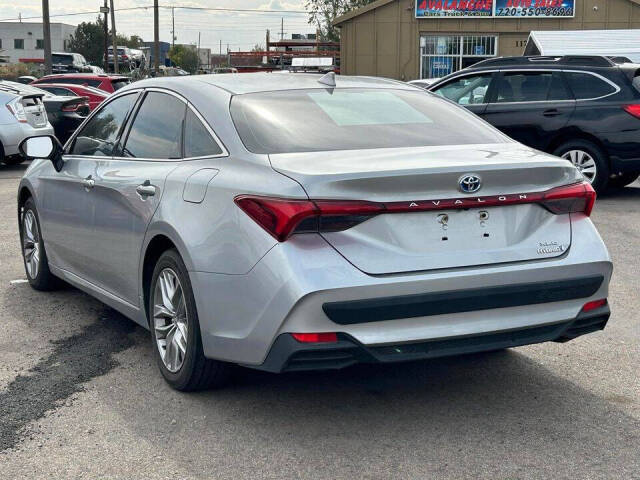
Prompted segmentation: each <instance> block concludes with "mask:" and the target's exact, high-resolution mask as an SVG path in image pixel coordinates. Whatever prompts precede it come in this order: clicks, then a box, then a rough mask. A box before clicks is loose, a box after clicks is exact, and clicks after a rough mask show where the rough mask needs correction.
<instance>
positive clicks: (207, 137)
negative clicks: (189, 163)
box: [184, 108, 222, 158]
mask: <svg viewBox="0 0 640 480" xmlns="http://www.w3.org/2000/svg"><path fill="white" fill-rule="evenodd" d="M221 153H222V149H221V148H220V146H219V145H218V143H217V142H216V141H215V140H214V139H213V138H212V137H211V134H210V133H209V131H208V130H207V128H206V127H205V126H204V125H203V124H202V122H201V121H200V120H199V119H198V117H197V116H196V114H195V113H193V111H192V110H191V109H190V108H188V109H187V117H186V119H185V123H184V156H185V157H186V158H191V157H207V156H213V155H220V154H221Z"/></svg>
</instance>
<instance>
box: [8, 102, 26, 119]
mask: <svg viewBox="0 0 640 480" xmlns="http://www.w3.org/2000/svg"><path fill="white" fill-rule="evenodd" d="M7 109H8V110H9V112H11V115H13V116H14V117H15V118H16V120H18V121H19V122H20V123H28V122H27V113H26V111H25V109H24V105H23V104H22V98H21V97H17V98H14V99H13V100H11V101H10V102H8V103H7Z"/></svg>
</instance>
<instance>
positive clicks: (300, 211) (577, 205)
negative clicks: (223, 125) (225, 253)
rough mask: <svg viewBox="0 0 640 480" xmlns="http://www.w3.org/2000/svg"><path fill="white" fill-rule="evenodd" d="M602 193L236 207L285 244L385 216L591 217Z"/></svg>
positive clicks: (563, 190) (568, 190) (570, 188)
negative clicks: (502, 210)
mask: <svg viewBox="0 0 640 480" xmlns="http://www.w3.org/2000/svg"><path fill="white" fill-rule="evenodd" d="M595 201H596V192H595V191H594V190H593V188H592V187H591V185H590V184H589V183H588V182H581V183H574V184H572V185H565V186H562V187H557V188H552V189H551V190H547V191H546V192H536V193H518V194H509V195H499V196H487V197H462V198H451V199H445V200H423V201H413V202H391V203H378V202H368V201H359V200H290V199H286V198H272V197H260V196H252V195H239V196H237V197H236V198H235V202H236V204H237V205H238V206H239V207H240V208H241V209H242V210H243V211H244V212H245V213H246V214H247V215H249V217H251V218H252V219H253V220H254V221H255V222H256V223H257V224H258V225H260V226H261V227H262V228H264V229H265V230H266V231H267V232H269V233H270V234H271V235H272V236H273V237H274V238H276V240H278V241H279V242H284V241H285V240H286V239H287V238H289V237H290V236H291V235H292V234H293V233H311V232H316V233H317V232H339V231H343V230H347V229H349V228H351V227H353V226H355V225H358V224H359V223H362V222H364V221H366V220H368V219H370V218H371V217H374V216H376V215H380V214H383V213H385V214H391V213H413V212H426V211H435V210H462V209H469V208H486V207H497V206H507V205H520V204H530V203H537V204H539V205H541V206H542V207H544V208H546V209H547V210H548V211H550V212H551V213H554V214H556V215H562V214H567V213H584V214H585V215H587V216H589V215H591V210H593V205H594V203H595Z"/></svg>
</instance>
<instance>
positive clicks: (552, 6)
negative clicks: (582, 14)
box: [495, 0, 576, 18]
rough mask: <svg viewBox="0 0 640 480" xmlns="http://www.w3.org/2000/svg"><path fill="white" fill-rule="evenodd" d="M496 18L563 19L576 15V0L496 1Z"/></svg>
mask: <svg viewBox="0 0 640 480" xmlns="http://www.w3.org/2000/svg"><path fill="white" fill-rule="evenodd" d="M495 3H496V4H495V8H496V11H495V16H496V17H500V18H504V17H517V18H525V17H533V18H540V17H543V18H544V17H550V18H563V17H573V16H574V15H575V10H576V9H575V0H496V2H495Z"/></svg>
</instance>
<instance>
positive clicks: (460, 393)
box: [0, 165, 640, 479]
mask: <svg viewBox="0 0 640 480" xmlns="http://www.w3.org/2000/svg"><path fill="white" fill-rule="evenodd" d="M25 168H26V167H25V166H24V165H21V166H17V167H4V166H2V167H0V265H1V267H2V268H1V271H0V324H1V325H2V328H0V478H5V479H10V478H22V477H29V478H47V479H49V478H82V477H83V476H87V477H89V476H91V477H100V478H110V479H114V478H128V479H131V478H145V479H152V478H216V479H223V478H300V477H305V478H351V479H353V478H358V479H359V478H416V479H417V478H455V479H461V478H492V479H524V478H569V477H571V478H581V479H587V478H640V455H639V452H640V375H639V374H638V371H639V365H640V326H639V325H640V315H639V314H638V312H639V311H640V295H639V294H638V291H639V289H640V276H639V275H638V272H639V271H640V259H639V256H638V250H639V247H640V184H639V183H638V182H636V183H635V184H633V185H632V186H630V187H628V188H625V189H624V190H620V191H617V192H615V193H612V194H609V195H607V196H605V197H603V198H601V199H599V201H598V203H597V204H596V209H595V211H594V214H593V216H592V218H593V221H594V222H595V223H596V225H597V226H598V228H599V230H600V233H601V234H602V236H603V237H604V240H605V242H606V243H607V245H608V247H609V250H610V253H611V256H612V257H613V260H614V265H615V267H614V268H615V270H614V277H613V280H612V283H611V287H610V291H611V294H610V297H609V301H610V303H611V308H612V311H613V314H612V317H611V320H610V321H609V325H608V327H607V329H606V330H605V331H604V332H599V333H595V334H591V335H587V336H585V337H581V338H579V339H577V340H575V341H573V342H570V343H566V344H555V343H553V344H542V345H535V346H530V347H523V348H518V349H513V350H507V351H500V352H494V353H487V354H481V355H469V356H464V357H456V358H448V359H441V360H433V361H427V362H419V363H412V364H400V365H391V366H361V367H355V368H351V369H348V370H345V371H340V372H329V373H304V374H284V375H271V374H267V373H261V372H256V371H250V370H241V369H239V370H238V371H237V373H236V377H235V380H234V381H233V382H232V384H231V385H230V386H229V387H227V388H226V389H224V390H220V391H209V392H203V393H197V394H183V393H179V392H177V391H174V390H172V389H171V388H170V387H169V386H168V385H167V384H166V383H165V382H164V381H163V380H162V377H161V375H160V374H159V373H158V372H157V371H156V370H157V367H156V365H155V364H154V363H153V357H152V350H151V348H152V345H151V342H150V341H149V338H148V333H147V332H146V331H144V330H143V329H142V328H139V327H137V326H136V325H134V324H133V322H130V321H128V320H126V319H125V318H123V317H122V316H120V315H119V314H117V313H116V312H115V311H113V310H111V309H109V308H107V307H105V306H103V305H102V304H100V303H99V302H97V301H96V300H94V299H92V298H91V297H89V296H88V295H85V294H84V293H81V292H79V291H77V290H75V289H73V288H68V289H66V290H63V291H59V292H55V293H40V292H36V291H34V290H32V289H31V288H30V287H29V286H28V285H27V284H25V283H21V282H15V280H21V279H24V278H25V276H24V270H23V265H22V260H21V257H20V248H19V242H18V233H17V222H16V206H15V205H16V188H17V185H18V182H19V178H20V177H21V175H22V174H23V172H24V169H25Z"/></svg>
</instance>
